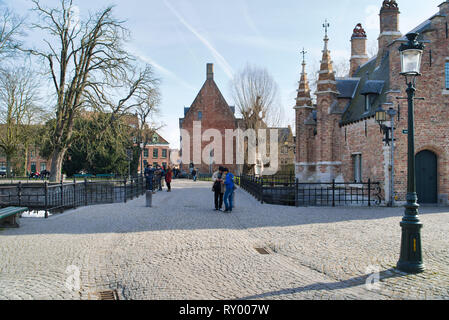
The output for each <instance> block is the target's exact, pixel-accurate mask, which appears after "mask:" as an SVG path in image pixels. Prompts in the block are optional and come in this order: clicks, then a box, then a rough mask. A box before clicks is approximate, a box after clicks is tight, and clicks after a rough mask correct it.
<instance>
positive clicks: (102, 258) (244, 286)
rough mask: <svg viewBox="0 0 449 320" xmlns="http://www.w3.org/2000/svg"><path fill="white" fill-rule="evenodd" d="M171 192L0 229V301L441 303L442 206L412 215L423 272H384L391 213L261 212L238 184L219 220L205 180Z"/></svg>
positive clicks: (397, 216) (444, 292)
mask: <svg viewBox="0 0 449 320" xmlns="http://www.w3.org/2000/svg"><path fill="white" fill-rule="evenodd" d="M172 190H173V192H171V193H167V192H161V193H158V194H156V195H154V199H153V205H154V206H153V208H145V198H144V197H141V198H139V199H135V200H133V201H129V202H128V203H126V204H124V203H119V204H112V205H100V206H93V207H86V208H80V209H77V210H73V211H70V212H67V213H65V214H62V215H55V216H52V217H51V218H49V219H48V220H44V219H32V218H22V219H21V227H20V228H19V229H4V230H1V229H0V256H1V257H2V259H1V260H0V299H89V298H93V296H92V295H91V294H92V293H94V292H97V291H102V290H107V289H116V290H117V292H118V294H119V297H120V299H449V248H448V238H447V237H448V236H447V235H448V234H449V212H447V211H448V210H447V208H445V209H443V208H440V209H438V208H437V209H434V208H422V209H421V213H422V214H421V220H422V222H423V223H424V229H423V231H422V242H423V248H424V259H425V263H426V267H427V271H426V272H425V273H423V274H420V275H406V274H403V273H400V272H398V271H397V270H395V269H394V266H395V264H396V262H397V259H398V257H399V248H400V236H401V233H400V232H401V230H400V227H399V222H400V221H401V217H402V213H403V209H402V208H394V209H391V208H371V209H367V208H337V209H333V208H292V207H282V206H272V205H266V204H264V205H262V204H260V203H258V202H257V201H256V200H255V199H254V198H252V197H251V196H250V195H248V194H247V193H245V192H244V191H242V190H240V189H239V190H238V191H237V192H236V209H235V211H234V212H233V213H232V214H225V213H217V212H215V211H213V210H212V208H213V193H212V192H211V184H210V183H207V182H196V183H193V182H190V181H179V180H175V181H174V183H173V189H172ZM258 247H260V248H265V249H266V250H267V251H268V252H269V253H270V254H268V255H262V254H259V253H258V252H257V251H256V250H255V248H258ZM68 266H76V268H78V269H79V272H80V274H79V278H80V288H79V290H77V289H76V288H75V290H69V288H67V286H66V281H67V279H68V278H69V280H70V279H73V278H70V276H71V274H72V273H66V270H67V267H68ZM376 269H377V270H378V271H379V272H380V274H379V275H378V276H379V279H380V282H379V283H377V285H378V286H379V287H378V288H374V289H371V290H368V287H367V286H366V281H367V279H371V278H373V277H374V278H376V274H374V275H372V273H373V272H375V270H376ZM69 283H72V282H70V281H69Z"/></svg>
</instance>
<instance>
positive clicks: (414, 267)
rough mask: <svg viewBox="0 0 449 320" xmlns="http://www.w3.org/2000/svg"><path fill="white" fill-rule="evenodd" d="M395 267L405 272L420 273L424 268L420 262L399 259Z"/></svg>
mask: <svg viewBox="0 0 449 320" xmlns="http://www.w3.org/2000/svg"><path fill="white" fill-rule="evenodd" d="M396 268H397V269H398V270H400V271H402V272H406V273H413V274H415V273H422V272H424V271H425V270H426V268H425V266H424V264H423V263H422V262H410V261H399V262H398V264H397V266H396Z"/></svg>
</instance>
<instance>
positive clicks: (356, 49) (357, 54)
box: [349, 23, 369, 77]
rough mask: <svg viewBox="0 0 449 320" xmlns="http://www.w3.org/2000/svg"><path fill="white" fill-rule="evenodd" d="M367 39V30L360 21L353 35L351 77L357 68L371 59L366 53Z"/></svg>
mask: <svg viewBox="0 0 449 320" xmlns="http://www.w3.org/2000/svg"><path fill="white" fill-rule="evenodd" d="M366 40H367V37H366V32H365V30H364V29H363V27H362V24H361V23H359V24H357V25H356V27H355V29H354V32H353V34H352V37H351V59H350V65H351V69H350V71H349V76H350V77H352V76H353V75H354V73H355V72H356V71H357V69H358V68H359V67H360V66H361V65H363V64H364V63H366V62H367V61H368V59H369V57H368V54H367V53H366Z"/></svg>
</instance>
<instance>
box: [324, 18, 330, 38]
mask: <svg viewBox="0 0 449 320" xmlns="http://www.w3.org/2000/svg"><path fill="white" fill-rule="evenodd" d="M330 26H331V25H330V23H329V22H328V21H327V19H326V20H325V21H324V23H323V28H324V31H325V35H324V40H329V38H328V36H327V31H328V30H329V27H330Z"/></svg>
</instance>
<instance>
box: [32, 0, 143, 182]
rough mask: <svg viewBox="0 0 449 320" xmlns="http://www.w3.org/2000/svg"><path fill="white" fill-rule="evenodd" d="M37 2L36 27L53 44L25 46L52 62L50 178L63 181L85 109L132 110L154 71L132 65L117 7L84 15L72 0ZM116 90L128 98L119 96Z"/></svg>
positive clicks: (115, 111) (46, 60)
mask: <svg viewBox="0 0 449 320" xmlns="http://www.w3.org/2000/svg"><path fill="white" fill-rule="evenodd" d="M32 1H33V3H34V11H35V12H37V14H38V15H39V17H40V19H39V22H38V23H35V24H33V27H34V28H36V29H39V30H41V31H44V32H46V33H47V36H48V37H47V38H44V42H45V43H46V44H47V47H48V49H47V50H45V51H42V50H37V49H31V50H25V51H27V52H29V53H31V54H33V55H35V56H38V57H41V58H42V59H43V60H44V61H45V62H46V66H47V69H48V73H49V75H50V78H51V79H52V82H53V84H54V89H55V92H56V97H57V99H56V100H57V101H56V103H55V105H56V119H55V120H56V121H55V125H54V128H53V130H52V133H51V136H52V139H51V142H52V154H51V170H50V172H51V174H50V179H51V180H52V181H57V180H59V179H60V177H61V170H62V164H63V159H64V155H65V154H66V152H67V150H68V149H69V147H70V145H71V143H72V142H73V127H74V120H75V119H76V117H78V116H79V115H80V113H81V111H82V110H83V109H84V108H86V107H93V108H100V107H101V108H104V107H107V108H109V111H110V112H112V113H113V114H118V113H121V112H125V111H126V110H129V109H131V108H132V107H133V105H134V103H133V102H131V100H132V98H133V97H135V95H136V94H139V93H140V92H141V90H142V91H144V90H145V88H146V87H147V85H148V83H149V82H150V81H149V80H150V79H149V76H150V74H151V73H150V72H149V69H148V68H146V69H145V70H144V71H141V72H137V71H136V70H135V69H134V68H133V67H132V62H133V61H134V59H133V57H132V56H131V55H129V54H128V53H127V52H126V51H125V50H124V49H123V41H125V40H126V39H127V38H128V34H129V32H128V30H127V29H126V28H125V27H124V22H123V21H119V20H117V19H115V18H114V17H113V15H112V11H113V8H112V7H108V8H106V9H104V10H100V11H98V12H97V13H95V14H89V17H88V18H87V19H86V20H80V19H78V16H77V15H76V14H75V10H74V6H73V1H72V0H60V7H58V8H46V7H43V6H42V5H41V3H40V1H39V0H32ZM49 39H50V40H49ZM120 88H122V89H120ZM123 88H125V89H123ZM116 91H118V92H119V93H123V94H124V98H119V97H118V94H116V95H114V93H115V92H116ZM109 94H111V96H110V97H108V95H109ZM111 97H115V98H116V99H113V98H111ZM114 101H115V103H114ZM113 118H114V117H111V119H113Z"/></svg>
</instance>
